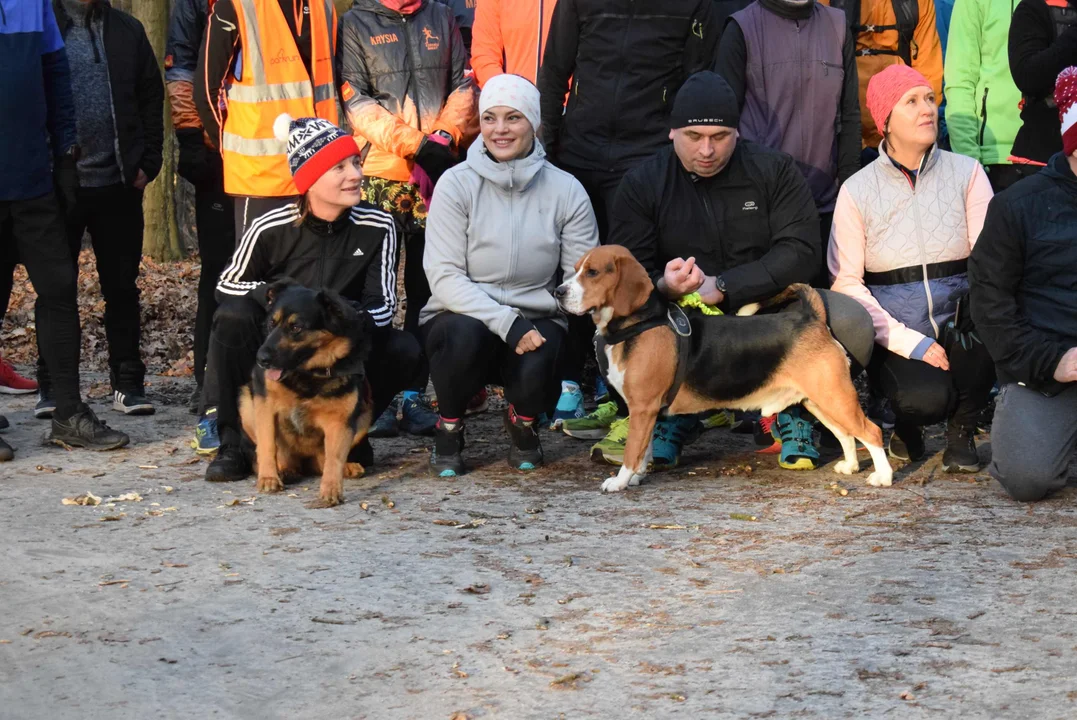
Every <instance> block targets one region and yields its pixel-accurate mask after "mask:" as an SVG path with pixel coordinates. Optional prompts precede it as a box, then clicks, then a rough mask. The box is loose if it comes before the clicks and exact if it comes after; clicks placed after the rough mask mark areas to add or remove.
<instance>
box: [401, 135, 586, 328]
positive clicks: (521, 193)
mask: <svg viewBox="0 0 1077 720" xmlns="http://www.w3.org/2000/svg"><path fill="white" fill-rule="evenodd" d="M597 245H598V226H597V225H596V223H595V214H594V211H593V210H592V209H591V203H590V201H589V200H588V198H587V193H586V192H584V189H583V186H582V185H580V183H579V181H578V180H576V178H574V177H572V176H571V175H569V174H568V173H566V172H564V171H563V170H559V169H558V168H556V167H554V166H553V165H551V164H550V163H548V162H546V151H545V150H543V148H542V144H541V143H539V141H538V140H536V141H535V149H534V151H533V152H532V153H531V154H530V155H528V156H527V157H524V158H520V159H518V160H513V161H511V162H505V163H499V162H496V161H494V159H493V158H491V157H490V155H489V154H488V153H487V152H486V146H485V145H484V144H483V142H482V138H481V137H480V138H479V139H478V140H477V141H476V142H475V143H473V144H472V145H471V147H470V148H469V149H468V153H467V160H466V161H465V162H463V163H461V164H459V165H457V166H456V167H454V168H452V169H451V170H449V171H448V172H446V173H445V174H444V175H443V176H442V177H441V180H439V181H438V184H437V188H436V189H435V191H434V198H433V201H432V202H431V205H430V214H429V216H428V217H427V222H426V249H425V251H424V253H423V269H424V270H426V277H427V279H428V280H429V281H430V291H431V297H430V301H429V302H428V303H427V304H426V307H424V308H423V310H422V313H420V315H419V324H420V325H422V324H425V323H427V322H429V321H430V320H431V319H432V318H433V317H434V316H435V315H437V314H438V313H440V312H445V311H450V312H454V313H457V314H460V315H467V316H469V317H473V318H475V319H477V320H481V321H482V323H483V324H484V325H486V327H487V328H489V330H490V331H491V332H493V333H495V334H496V335H497V336H498V337H500V338H501V339H502V340H503V341H505V342H506V343H508V344H509V345H510V346H515V345H516V344H517V343H518V342H519V340H520V338H522V337H523V336H524V335H525V334H526V333H527V332H528V331H529V330H532V329H533V328H534V326H533V325H532V324H531V320H536V319H539V318H556V319H557V320H558V321H559V322H560V323H561V324H562V325H563V326H564V327H565V328H567V327H568V323H567V322H566V321H565V319H564V318H563V317H562V316H561V313H560V311H559V309H558V307H557V302H556V301H555V300H554V297H553V294H552V291H553V289H554V288H555V287H556V286H557V285H558V283H560V282H561V278H562V277H569V276H571V275H572V273H573V272H574V271H575V266H576V262H577V261H578V260H579V259H580V258H581V257H583V256H584V255H585V254H586V253H587V252H588V251H589V250H591V249H592V248H594V247H596V246H597Z"/></svg>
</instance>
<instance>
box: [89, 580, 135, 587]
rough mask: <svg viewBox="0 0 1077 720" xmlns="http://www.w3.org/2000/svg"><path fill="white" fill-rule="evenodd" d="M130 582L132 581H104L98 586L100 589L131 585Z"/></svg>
mask: <svg viewBox="0 0 1077 720" xmlns="http://www.w3.org/2000/svg"><path fill="white" fill-rule="evenodd" d="M129 582H131V581H130V580H102V581H101V582H99V583H97V586H98V587H105V586H107V585H123V584H124V583H129Z"/></svg>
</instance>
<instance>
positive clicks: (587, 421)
mask: <svg viewBox="0 0 1077 720" xmlns="http://www.w3.org/2000/svg"><path fill="white" fill-rule="evenodd" d="M615 420H617V403H615V402H604V403H602V404H601V405H599V406H598V407H596V408H595V409H594V412H592V413H591V414H589V415H584V416H583V417H582V418H578V419H576V420H563V421H562V422H561V429H562V430H564V432H565V435H568V436H569V437H574V438H576V439H577V440H599V439H601V438H604V437H606V435H607V434H608V433H609V432H610V430H612V429H613V423H614V421H615Z"/></svg>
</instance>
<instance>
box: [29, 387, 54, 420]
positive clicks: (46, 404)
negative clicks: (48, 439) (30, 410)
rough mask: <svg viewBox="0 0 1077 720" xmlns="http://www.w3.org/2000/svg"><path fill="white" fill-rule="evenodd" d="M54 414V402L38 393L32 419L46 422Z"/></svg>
mask: <svg viewBox="0 0 1077 720" xmlns="http://www.w3.org/2000/svg"><path fill="white" fill-rule="evenodd" d="M54 412H56V401H55V400H53V399H52V398H50V397H49V396H48V395H46V394H44V393H38V396H37V405H34V417H36V418H37V419H38V420H48V419H49V418H51V417H52V414H53V413H54Z"/></svg>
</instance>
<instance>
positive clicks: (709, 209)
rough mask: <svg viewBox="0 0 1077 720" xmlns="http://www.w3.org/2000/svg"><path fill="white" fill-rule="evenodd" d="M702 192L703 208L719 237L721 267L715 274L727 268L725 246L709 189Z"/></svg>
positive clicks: (719, 263) (703, 189) (716, 235)
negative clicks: (708, 192)
mask: <svg viewBox="0 0 1077 720" xmlns="http://www.w3.org/2000/svg"><path fill="white" fill-rule="evenodd" d="M696 187H697V189H698V188H699V185H698V184H697V185H696ZM697 191H698V190H697ZM701 194H702V196H703V208H704V209H705V210H706V211H707V217H709V218H710V219H711V226H712V227H713V228H714V237H715V238H717V245H718V265H719V266H720V269H719V270H718V271H717V272H715V273H714V274H715V275H719V274H721V273H722V272H723V271H725V270H726V269H727V268H726V266H725V248H724V247H723V246H722V238H721V237H720V233H719V232H718V218H717V217H715V216H714V208H713V207H712V206H711V201H710V198H709V197H708V196H707V189H706V188H702V192H701Z"/></svg>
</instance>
